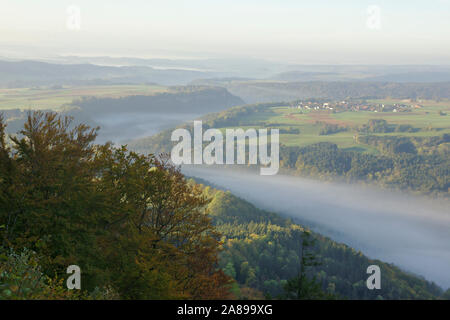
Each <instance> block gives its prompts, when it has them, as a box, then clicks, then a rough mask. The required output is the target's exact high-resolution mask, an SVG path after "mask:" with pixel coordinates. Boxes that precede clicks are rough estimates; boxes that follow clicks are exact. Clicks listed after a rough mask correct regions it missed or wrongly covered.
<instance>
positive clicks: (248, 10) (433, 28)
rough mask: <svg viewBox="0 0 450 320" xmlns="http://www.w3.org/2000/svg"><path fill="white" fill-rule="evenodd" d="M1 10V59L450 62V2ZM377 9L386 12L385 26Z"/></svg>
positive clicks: (233, 0) (120, 3)
mask: <svg viewBox="0 0 450 320" xmlns="http://www.w3.org/2000/svg"><path fill="white" fill-rule="evenodd" d="M0 4H1V6H0V8H1V9H0V56H7V55H8V54H11V52H12V51H14V50H16V51H15V52H16V53H17V52H20V50H23V51H24V53H27V54H29V55H32V54H36V55H39V54H41V55H42V54H44V55H52V54H54V55H58V54H75V55H111V56H140V57H156V56H157V57H163V56H168V57H177V56H178V57H254V58H262V59H270V60H274V61H285V62H293V63H325V64H334V63H348V64H371V63H375V64H380V63H383V64H408V63H410V64H450V0H409V1H407V0H372V1H367V0H339V1H338V0H315V1H301V0H184V1H182V0H166V1H152V0H128V1H124V0H95V1H93V0H90V1H88V0H70V1H67V0H39V1H34V0H0ZM71 5H73V6H76V7H78V8H79V9H80V20H79V21H80V23H79V26H80V29H79V30H77V28H76V27H75V28H68V26H67V22H68V19H71V17H70V13H68V11H67V9H68V7H69V6H71ZM369 6H377V8H379V10H380V11H379V13H380V15H379V17H380V19H379V24H377V22H376V20H374V19H376V12H375V13H374V11H370V12H369V11H368V8H369ZM70 21H73V20H70ZM374 21H375V22H374ZM72 25H73V24H72ZM11 50H12V51H11Z"/></svg>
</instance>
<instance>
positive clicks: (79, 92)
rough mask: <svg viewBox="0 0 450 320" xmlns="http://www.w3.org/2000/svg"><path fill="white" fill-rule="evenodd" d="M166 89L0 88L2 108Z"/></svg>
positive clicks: (54, 105) (48, 106)
mask: <svg viewBox="0 0 450 320" xmlns="http://www.w3.org/2000/svg"><path fill="white" fill-rule="evenodd" d="M163 91H166V87H162V86H156V85H110V86H83V87H63V88H60V89H54V88H49V87H39V88H14V89H0V110H5V109H52V110H55V111H57V110H59V109H60V108H61V107H62V106H64V105H65V104H69V103H71V102H72V101H73V100H75V99H78V98H81V97H86V96H95V97H111V98H118V97H124V96H130V95H140V94H142V95H150V94H154V93H157V92H163Z"/></svg>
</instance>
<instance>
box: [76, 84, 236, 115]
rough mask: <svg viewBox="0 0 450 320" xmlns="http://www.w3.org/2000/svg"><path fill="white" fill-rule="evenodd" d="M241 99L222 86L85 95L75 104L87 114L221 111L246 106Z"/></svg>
mask: <svg viewBox="0 0 450 320" xmlns="http://www.w3.org/2000/svg"><path fill="white" fill-rule="evenodd" d="M243 103H244V102H243V101H242V99H241V98H239V97H236V96H234V95H232V94H230V93H229V92H228V91H227V90H226V89H225V88H220V87H199V86H187V87H184V86H183V87H182V86H180V87H172V88H170V89H169V92H163V93H158V94H154V95H136V96H127V97H122V98H96V97H90V98H83V99H81V100H78V101H74V103H73V105H74V106H77V107H79V108H81V110H82V111H83V112H84V113H85V114H91V115H92V116H94V117H95V116H98V115H99V114H106V113H189V114H192V113H197V114H205V113H210V112H217V111H221V110H224V109H227V108H229V107H232V106H236V105H242V104H243Z"/></svg>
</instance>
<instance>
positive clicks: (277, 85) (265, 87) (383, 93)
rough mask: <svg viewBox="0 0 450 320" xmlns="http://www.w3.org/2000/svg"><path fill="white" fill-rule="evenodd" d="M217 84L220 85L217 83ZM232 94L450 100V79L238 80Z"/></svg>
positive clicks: (253, 98)
mask: <svg viewBox="0 0 450 320" xmlns="http://www.w3.org/2000/svg"><path fill="white" fill-rule="evenodd" d="M216 85H217V84H216ZM224 87H225V88H227V89H228V91H230V92H231V93H232V94H234V95H237V96H239V97H241V98H242V99H243V100H245V101H246V102H247V103H256V102H272V101H292V100H296V99H308V98H328V99H347V98H349V97H352V98H355V99H358V98H364V99H383V98H386V97H390V98H395V99H406V98H417V99H418V98H420V99H434V100H438V99H444V98H446V99H448V98H450V82H436V83H394V82H375V81H374V82H362V81H361V82H346V81H337V82H325V81H305V82H279V81H277V82H268V81H267V82H261V81H236V82H231V83H227V84H224Z"/></svg>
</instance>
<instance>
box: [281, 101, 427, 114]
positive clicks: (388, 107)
mask: <svg viewBox="0 0 450 320" xmlns="http://www.w3.org/2000/svg"><path fill="white" fill-rule="evenodd" d="M290 107H291V108H293V109H298V110H302V111H313V110H329V111H331V112H333V113H338V112H345V111H370V112H411V111H412V110H414V109H420V108H422V105H420V104H417V103H411V104H406V103H394V104H382V103H369V102H367V101H364V100H358V101H345V100H342V101H320V100H312V101H296V102H294V103H291V105H290Z"/></svg>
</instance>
